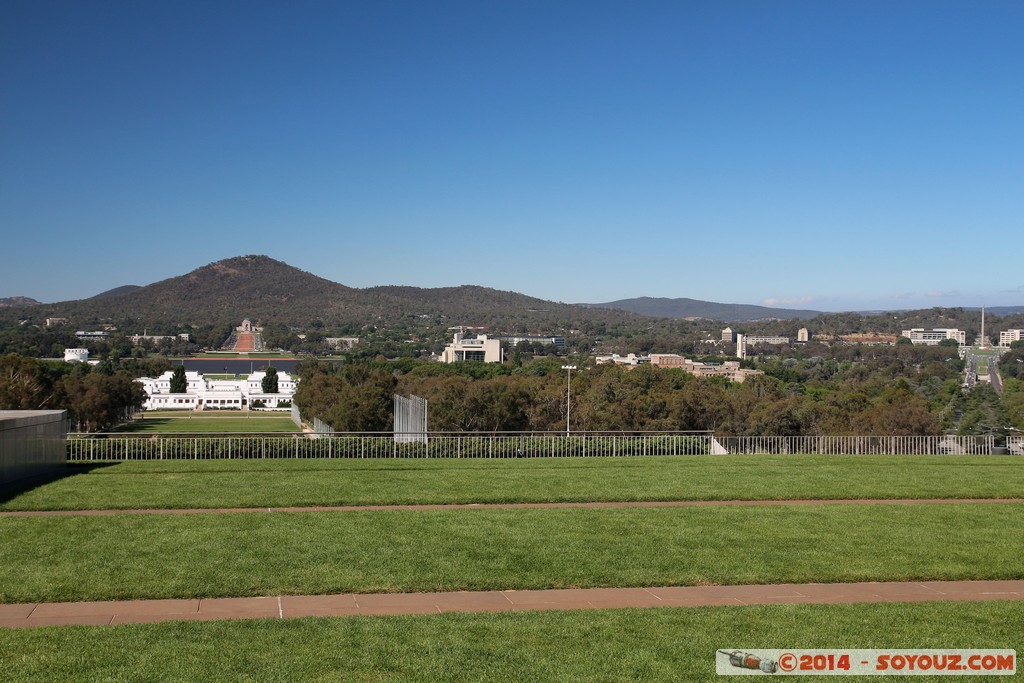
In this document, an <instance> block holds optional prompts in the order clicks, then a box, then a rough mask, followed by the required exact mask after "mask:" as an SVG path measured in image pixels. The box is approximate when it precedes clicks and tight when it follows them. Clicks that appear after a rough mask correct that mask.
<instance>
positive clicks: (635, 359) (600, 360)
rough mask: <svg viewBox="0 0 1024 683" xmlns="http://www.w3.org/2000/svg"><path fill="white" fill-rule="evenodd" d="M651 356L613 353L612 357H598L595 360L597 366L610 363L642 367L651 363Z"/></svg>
mask: <svg viewBox="0 0 1024 683" xmlns="http://www.w3.org/2000/svg"><path fill="white" fill-rule="evenodd" d="M650 362H651V357H650V356H638V355H636V354H635V353H630V354H627V355H625V356H620V355H619V354H617V353H613V354H611V355H610V356H596V357H595V358H594V364H595V365H606V364H608V363H614V364H615V365H629V366H633V365H640V364H642V363H650Z"/></svg>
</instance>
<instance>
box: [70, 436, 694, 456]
mask: <svg viewBox="0 0 1024 683" xmlns="http://www.w3.org/2000/svg"><path fill="white" fill-rule="evenodd" d="M410 436H412V435H410ZM415 437H416V440H411V439H410V440H408V441H400V440H396V439H395V434H394V433H393V432H385V433H380V432H375V433H361V434H355V433H338V432H334V433H331V434H309V433H307V434H280V433H276V434H253V433H231V434H225V433H211V434H183V433H179V434H172V433H164V434H130V435H129V434H71V435H69V437H68V441H67V444H68V459H69V460H84V461H93V460H175V459H189V460H208V459H216V458H240V459H258V458H548V457H594V456H631V455H704V454H708V453H710V452H711V442H712V438H711V434H710V433H708V432H646V433H641V434H637V433H629V434H627V433H620V432H580V433H576V434H572V435H571V436H566V435H565V434H564V433H562V432H551V433H549V432H541V433H524V432H498V433H494V434H480V433H471V434H467V433H451V432H429V433H426V434H424V433H422V432H418V433H416V434H415Z"/></svg>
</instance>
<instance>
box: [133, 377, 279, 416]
mask: <svg viewBox="0 0 1024 683" xmlns="http://www.w3.org/2000/svg"><path fill="white" fill-rule="evenodd" d="M173 374H174V373H173V371H171V370H168V371H167V372H165V373H164V374H162V375H160V376H159V377H157V378H155V379H154V378H151V377H141V378H139V379H137V380H136V381H137V382H139V383H140V384H142V388H143V389H144V390H145V391H146V396H147V398H146V402H145V403H144V404H143V408H145V409H146V410H218V409H219V410H246V409H248V408H250V407H252V405H253V403H254V402H257V403H259V404H260V405H259V406H257V407H258V408H259V407H263V408H270V409H281V408H285V407H287V406H290V405H291V401H292V397H293V396H294V395H295V388H296V384H297V383H298V379H297V378H293V377H292V376H291V375H289V374H288V373H287V372H280V371H278V373H277V391H278V393H276V394H265V393H263V378H264V377H265V376H266V372H264V371H262V370H260V371H259V372H254V373H253V374H251V375H249V376H248V377H247V378H246V379H207V378H205V377H203V376H202V375H201V374H200V373H198V372H190V371H186V372H185V381H186V390H185V393H183V394H172V393H171V376H172V375H173ZM282 404H286V405H282Z"/></svg>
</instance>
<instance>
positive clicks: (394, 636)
mask: <svg viewBox="0 0 1024 683" xmlns="http://www.w3.org/2000/svg"><path fill="white" fill-rule="evenodd" d="M1022 622H1024V605H1022V604H1021V603H1012V602H1004V603H983V604H982V603H955V602H936V603H924V604H890V605H800V606H792V605H787V606H764V607H729V608H722V607H718V608H689V609H672V608H662V609H647V610H596V611H588V612H523V613H506V614H443V615H429V616H409V617H372V618H367V617H347V618H337V619H322V618H317V619H295V620H286V621H279V620H264V621H226V622H207V623H196V622H191V623H184V622H179V623H167V624H144V625H132V626H115V627H88V626H84V627H55V628H40V629H24V630H6V631H4V630H0V670H2V671H3V673H4V680H5V681H10V682H11V683H19V682H22V681H32V682H33V683H34V682H35V681H43V680H49V681H56V680H61V681H97V680H154V681H155V680H161V681H178V680H203V681H213V680H259V681H288V682H291V681H297V680H318V681H352V680H360V681H362V680H368V681H369V680H372V681H451V682H453V683H460V682H462V681H482V680H489V681H530V682H533V681H569V680H573V681H583V680H587V681H654V682H657V681H707V682H709V683H710V682H712V681H721V680H722V679H721V677H720V676H717V675H716V674H715V664H714V662H715V651H716V650H717V649H724V648H737V649H755V648H805V649H812V648H820V649H826V648H827V649H835V648H850V649H853V648H880V649H882V648H884V649H890V648H951V649H952V648H962V649H969V648H1009V649H1015V650H1016V651H1017V652H1018V653H1021V652H1024V629H1022V628H1020V626H1021V623H1022ZM1018 666H1019V665H1018ZM933 679H934V678H933V677H921V678H915V679H913V680H919V681H928V680H933ZM803 680H834V679H832V678H829V679H818V678H816V677H810V678H805V679H803ZM936 680H937V679H936ZM941 680H947V679H945V678H943V679H941ZM961 680H971V678H970V677H966V678H962V679H961ZM1000 680H1004V679H1000Z"/></svg>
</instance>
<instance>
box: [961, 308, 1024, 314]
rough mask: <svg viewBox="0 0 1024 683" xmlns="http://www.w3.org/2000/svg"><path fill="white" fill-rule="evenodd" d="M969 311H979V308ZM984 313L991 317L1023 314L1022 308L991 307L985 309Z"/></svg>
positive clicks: (1023, 309)
mask: <svg viewBox="0 0 1024 683" xmlns="http://www.w3.org/2000/svg"><path fill="white" fill-rule="evenodd" d="M967 310H970V311H980V310H981V309H980V308H969V309H967ZM985 312H986V313H991V314H992V315H1021V314H1022V313H1024V306H992V307H991V308H986V309H985Z"/></svg>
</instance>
